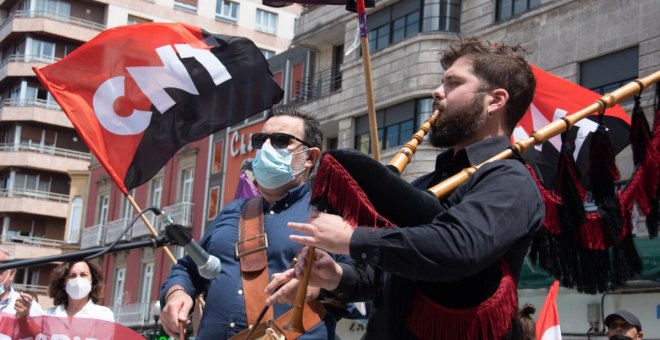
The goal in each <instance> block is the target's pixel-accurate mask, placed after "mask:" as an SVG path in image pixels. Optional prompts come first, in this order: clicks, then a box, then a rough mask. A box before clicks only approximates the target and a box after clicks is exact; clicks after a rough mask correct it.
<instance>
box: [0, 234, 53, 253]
mask: <svg viewBox="0 0 660 340" xmlns="http://www.w3.org/2000/svg"><path fill="white" fill-rule="evenodd" d="M1 241H2V246H3V248H5V249H7V250H8V251H9V252H11V253H12V254H13V255H14V257H16V258H35V257H43V256H51V255H59V254H61V253H62V249H61V247H62V245H63V244H64V241H62V240H53V239H47V238H43V237H31V236H20V235H2V238H1Z"/></svg>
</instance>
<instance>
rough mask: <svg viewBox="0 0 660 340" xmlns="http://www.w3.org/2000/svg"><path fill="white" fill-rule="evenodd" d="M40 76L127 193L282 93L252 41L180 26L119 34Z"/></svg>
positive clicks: (105, 35)
mask: <svg viewBox="0 0 660 340" xmlns="http://www.w3.org/2000/svg"><path fill="white" fill-rule="evenodd" d="M34 71H35V72H36V73H37V76H38V78H39V80H40V81H41V83H42V84H43V85H44V86H46V88H47V89H48V90H49V91H50V93H51V94H52V95H53V97H54V98H55V100H56V101H57V102H58V104H59V105H60V106H61V107H62V109H63V110H64V112H65V113H66V115H67V116H68V117H69V119H70V120H71V122H72V123H73V125H74V127H75V128H76V131H77V132H78V133H79V134H80V136H81V137H82V138H83V140H84V141H85V143H86V144H87V145H88V146H89V148H90V149H91V151H92V152H93V153H94V155H95V156H96V157H97V158H98V160H99V162H100V163H101V164H102V165H103V167H104V168H105V169H106V170H107V171H108V173H109V175H110V176H111V177H112V179H113V180H114V181H115V183H117V185H118V186H119V188H120V189H121V190H122V192H124V193H125V194H127V193H128V191H129V190H130V189H132V188H135V187H136V186H139V185H140V184H143V183H145V182H146V181H148V180H149V179H150V178H151V177H153V176H154V175H155V174H156V173H157V172H158V171H159V170H160V169H161V168H162V167H163V166H164V165H165V164H166V163H167V161H168V160H169V159H170V158H171V157H172V156H173V155H174V154H175V153H176V151H177V150H178V149H179V148H181V147H182V146H184V145H185V144H187V143H190V142H193V141H196V140H199V139H201V138H204V137H205V136H208V135H210V134H211V133H213V132H215V131H218V130H220V129H222V128H225V127H227V126H230V125H233V124H236V123H238V122H240V121H242V120H244V119H245V118H247V117H249V116H251V115H253V114H255V113H258V112H260V111H263V110H266V109H268V108H270V107H271V106H272V105H273V104H275V103H277V102H279V101H280V100H281V99H282V96H283V91H282V89H280V87H279V86H278V85H277V84H276V83H275V81H274V80H273V79H272V74H271V72H270V70H269V68H268V62H267V61H266V59H265V58H264V57H263V55H262V54H261V52H260V51H259V49H258V48H257V47H256V46H255V44H254V43H253V42H252V41H250V40H248V39H245V38H240V37H232V36H225V35H218V34H212V33H209V32H206V31H203V30H201V29H199V28H197V27H192V26H188V25H184V24H178V23H147V24H138V25H129V26H122V27H117V28H112V29H109V30H106V31H104V32H102V33H101V34H99V35H98V36H96V37H95V38H94V39H92V40H90V41H89V42H87V43H85V44H84V45H82V46H81V47H79V48H78V49H76V50H75V51H74V52H72V53H71V54H69V55H68V56H67V57H65V58H64V59H62V60H60V61H58V62H56V63H54V64H51V65H48V66H46V67H44V68H41V69H37V68H34Z"/></svg>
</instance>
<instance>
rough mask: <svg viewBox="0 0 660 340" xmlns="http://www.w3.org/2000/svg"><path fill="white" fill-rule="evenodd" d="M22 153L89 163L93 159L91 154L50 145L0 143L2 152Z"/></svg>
mask: <svg viewBox="0 0 660 340" xmlns="http://www.w3.org/2000/svg"><path fill="white" fill-rule="evenodd" d="M20 151H32V152H38V153H43V154H48V155H53V156H60V157H66V158H73V159H80V160H83V161H89V160H91V159H92V157H91V154H90V153H89V152H81V151H75V150H69V149H63V148H58V147H55V146H50V145H41V144H33V143H20V144H14V143H8V144H5V143H0V152H20Z"/></svg>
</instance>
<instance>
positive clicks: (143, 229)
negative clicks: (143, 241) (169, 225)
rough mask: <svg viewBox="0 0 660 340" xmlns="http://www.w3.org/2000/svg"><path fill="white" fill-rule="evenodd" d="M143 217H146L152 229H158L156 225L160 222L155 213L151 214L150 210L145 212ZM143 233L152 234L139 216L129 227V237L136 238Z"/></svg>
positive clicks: (143, 234)
mask: <svg viewBox="0 0 660 340" xmlns="http://www.w3.org/2000/svg"><path fill="white" fill-rule="evenodd" d="M145 217H146V218H147V220H149V221H150V222H151V226H153V227H154V229H156V230H158V229H159V228H158V225H159V223H160V219H159V218H158V217H157V216H156V215H153V213H151V212H147V213H146V214H145ZM145 235H149V236H152V235H153V234H152V233H151V231H150V230H149V228H147V225H146V224H145V223H144V221H142V218H139V219H138V220H137V221H136V222H135V224H134V225H133V228H132V229H131V237H132V238H137V237H141V236H145Z"/></svg>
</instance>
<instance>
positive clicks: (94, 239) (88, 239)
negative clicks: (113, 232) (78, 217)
mask: <svg viewBox="0 0 660 340" xmlns="http://www.w3.org/2000/svg"><path fill="white" fill-rule="evenodd" d="M104 229H105V228H104V225H103V224H97V225H95V226H91V227H88V228H83V232H82V237H81V238H80V249H85V248H91V247H96V246H100V245H102V244H103V235H104V234H103V230H104Z"/></svg>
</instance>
